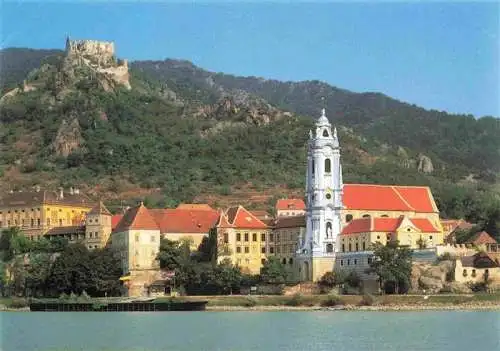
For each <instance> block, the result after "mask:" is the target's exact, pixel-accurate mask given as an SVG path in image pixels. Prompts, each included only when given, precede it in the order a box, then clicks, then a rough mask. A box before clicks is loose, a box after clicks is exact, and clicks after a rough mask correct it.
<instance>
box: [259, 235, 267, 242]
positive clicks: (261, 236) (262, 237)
mask: <svg viewBox="0 0 500 351" xmlns="http://www.w3.org/2000/svg"><path fill="white" fill-rule="evenodd" d="M260 241H266V234H265V233H262V234H260Z"/></svg>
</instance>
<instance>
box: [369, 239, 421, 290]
mask: <svg viewBox="0 0 500 351" xmlns="http://www.w3.org/2000/svg"><path fill="white" fill-rule="evenodd" d="M411 269H412V250H410V249H409V248H408V247H405V246H399V243H398V242H393V241H390V242H388V243H387V245H386V246H384V245H382V244H380V243H375V244H374V252H373V259H372V262H371V263H370V268H369V269H368V270H367V272H368V273H375V274H377V276H378V280H379V284H380V288H381V289H382V287H387V286H388V285H394V287H395V292H396V293H401V292H404V291H405V289H407V288H408V287H409V286H410V276H411Z"/></svg>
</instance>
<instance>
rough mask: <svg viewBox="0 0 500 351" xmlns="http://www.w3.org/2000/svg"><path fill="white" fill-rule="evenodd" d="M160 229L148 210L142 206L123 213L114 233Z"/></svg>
mask: <svg viewBox="0 0 500 351" xmlns="http://www.w3.org/2000/svg"><path fill="white" fill-rule="evenodd" d="M159 229H160V227H159V226H158V224H157V223H156V221H155V220H154V218H153V216H152V215H151V214H150V213H149V210H148V209H147V208H146V207H145V206H144V205H143V204H142V202H141V204H140V205H138V206H135V207H132V208H130V209H128V210H127V212H125V214H124V215H123V218H122V219H121V220H120V222H119V223H118V225H117V226H116V228H115V230H114V232H116V233H120V232H124V231H127V230H159Z"/></svg>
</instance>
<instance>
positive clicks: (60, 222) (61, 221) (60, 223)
mask: <svg viewBox="0 0 500 351" xmlns="http://www.w3.org/2000/svg"><path fill="white" fill-rule="evenodd" d="M62 225H63V220H62V219H60V220H59V226H60V227H62Z"/></svg>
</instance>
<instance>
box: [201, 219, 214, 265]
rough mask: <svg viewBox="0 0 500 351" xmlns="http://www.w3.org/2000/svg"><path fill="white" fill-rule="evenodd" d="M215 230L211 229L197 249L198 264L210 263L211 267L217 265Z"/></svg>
mask: <svg viewBox="0 0 500 351" xmlns="http://www.w3.org/2000/svg"><path fill="white" fill-rule="evenodd" d="M217 257H218V252H217V229H215V228H212V229H210V231H209V232H208V237H207V236H205V237H203V239H202V241H201V243H200V246H199V247H198V259H199V260H200V262H210V263H212V265H213V266H215V265H216V264H217Z"/></svg>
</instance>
